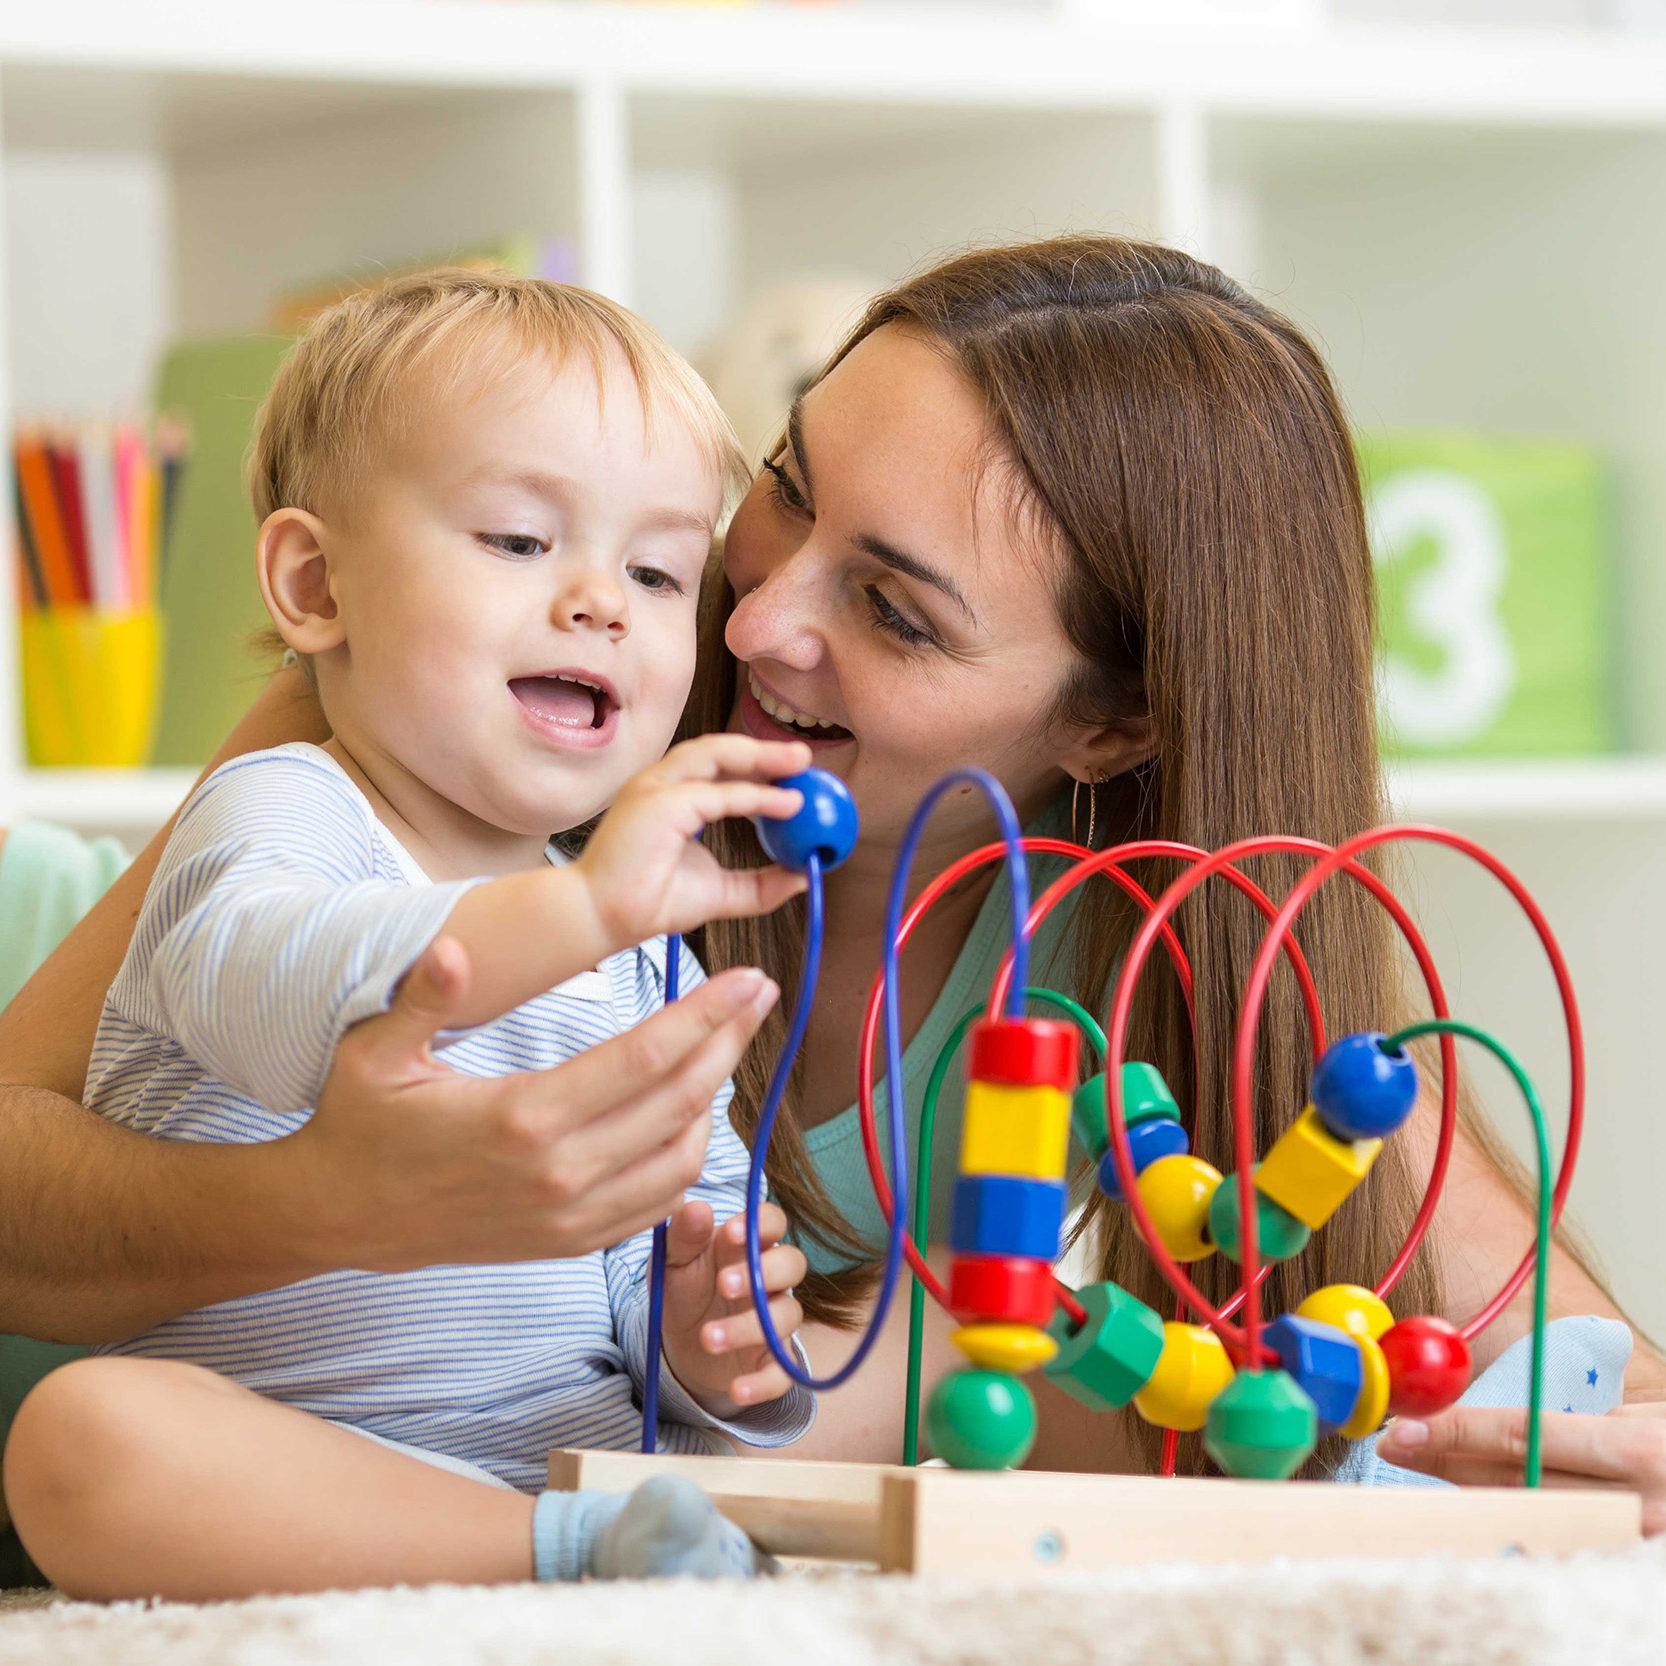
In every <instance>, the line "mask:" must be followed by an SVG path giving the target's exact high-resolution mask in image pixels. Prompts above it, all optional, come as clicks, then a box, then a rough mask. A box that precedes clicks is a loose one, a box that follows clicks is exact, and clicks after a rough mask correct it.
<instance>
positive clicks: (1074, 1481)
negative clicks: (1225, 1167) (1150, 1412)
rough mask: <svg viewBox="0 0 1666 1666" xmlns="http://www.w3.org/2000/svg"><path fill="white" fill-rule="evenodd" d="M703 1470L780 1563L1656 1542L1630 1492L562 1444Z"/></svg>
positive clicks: (603, 1455)
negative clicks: (678, 1452) (995, 1467)
mask: <svg viewBox="0 0 1666 1666" xmlns="http://www.w3.org/2000/svg"><path fill="white" fill-rule="evenodd" d="M666 1470H671V1471H675V1472H677V1473H678V1474H682V1475H687V1476H689V1477H690V1478H691V1479H692V1480H695V1481H698V1482H699V1483H700V1485H701V1486H703V1487H704V1488H705V1489H706V1491H707V1492H709V1493H710V1494H711V1495H712V1500H713V1502H714V1503H715V1504H716V1505H717V1507H718V1509H719V1510H721V1511H722V1512H723V1514H724V1515H726V1516H728V1517H729V1518H730V1520H732V1521H734V1522H736V1523H737V1524H738V1525H739V1526H741V1527H743V1528H744V1529H745V1530H746V1531H747V1532H748V1533H750V1534H751V1536H752V1538H753V1539H754V1540H755V1541H756V1542H757V1543H758V1544H759V1545H760V1546H761V1547H762V1548H763V1549H765V1550H768V1551H770V1552H772V1553H773V1554H775V1555H777V1556H790V1557H818V1558H824V1559H828V1560H833V1561H845V1562H877V1563H878V1564H879V1566H880V1568H881V1569H882V1570H884V1571H885V1572H887V1573H941V1572H952V1571H957V1570H958V1571H970V1570H974V1569H976V1570H985V1571H999V1572H1002V1573H1006V1574H1021V1573H1024V1572H1026V1571H1029V1572H1038V1573H1039V1572H1042V1571H1045V1570H1048V1569H1053V1568H1072V1569H1077V1570H1081V1569H1091V1568H1107V1567H1119V1566H1126V1565H1128V1564H1132V1563H1142V1562H1266V1561H1271V1560H1273V1559H1274V1558H1275V1557H1281V1556H1293V1557H1312V1558H1319V1557H1339V1556H1386V1557H1393V1556H1427V1555H1432V1554H1437V1553H1438V1554H1441V1555H1447V1556H1496V1555H1501V1554H1510V1555H1530V1556H1541V1555H1558V1554H1566V1553H1568V1552H1571V1551H1576V1550H1621V1549H1624V1548H1625V1547H1626V1546H1628V1545H1630V1544H1633V1543H1635V1542H1636V1541H1637V1539H1639V1538H1640V1537H1641V1535H1642V1514H1643V1511H1642V1500H1641V1499H1640V1498H1639V1497H1638V1496H1637V1495H1636V1494H1635V1493H1628V1492H1595V1491H1593V1492H1581V1491H1572V1490H1568V1491H1564V1490H1562V1489H1560V1488H1558V1489H1557V1490H1555V1491H1548V1490H1547V1491H1542V1492H1540V1491H1527V1490H1525V1489H1523V1488H1520V1487H1465V1488H1462V1489H1460V1490H1456V1491H1451V1492H1448V1491H1445V1490H1437V1489H1432V1488H1430V1489H1425V1488H1422V1487H1404V1488H1400V1487H1352V1486H1332V1485H1328V1484H1313V1483H1304V1482H1291V1481H1227V1480H1163V1479H1160V1478H1158V1477H1154V1476H1138V1475H1054V1474H1049V1473H1046V1472H1044V1471H1039V1470H1013V1471H1004V1472H1000V1473H995V1474H990V1473H980V1472H972V1471H964V1470H950V1469H936V1468H931V1469H904V1468H900V1467H891V1466H887V1465H884V1464H838V1463H811V1462H805V1461H800V1460H792V1459H770V1458H711V1457H674V1456H664V1457H661V1456H655V1457H645V1456H643V1455H642V1454H640V1453H636V1452H573V1451H561V1452H554V1453H552V1454H551V1455H550V1468H549V1476H550V1486H551V1487H552V1488H556V1489H558V1490H571V1489H574V1488H578V1487H602V1488H607V1489H610V1490H615V1491H620V1490H625V1489H628V1488H631V1487H634V1486H635V1485H636V1484H637V1483H638V1482H639V1481H641V1480H643V1479H644V1478H646V1477H647V1476H649V1475H652V1474H655V1473H658V1472H660V1471H666Z"/></svg>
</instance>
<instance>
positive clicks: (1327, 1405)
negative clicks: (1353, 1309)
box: [1261, 1313, 1365, 1429]
mask: <svg viewBox="0 0 1666 1666" xmlns="http://www.w3.org/2000/svg"><path fill="white" fill-rule="evenodd" d="M1261 1339H1262V1341H1264V1342H1265V1343H1266V1344H1267V1346H1268V1347H1269V1348H1271V1349H1272V1350H1273V1352H1274V1353H1276V1354H1277V1355H1278V1358H1279V1363H1280V1364H1281V1365H1282V1366H1283V1367H1284V1369H1285V1370H1286V1371H1288V1372H1289V1373H1290V1375H1291V1376H1292V1377H1294V1378H1295V1380H1296V1382H1297V1383H1299V1384H1300V1385H1301V1387H1302V1388H1303V1389H1304V1390H1305V1391H1306V1393H1307V1397H1308V1398H1309V1399H1310V1400H1311V1401H1312V1402H1313V1405H1314V1409H1315V1410H1316V1411H1317V1412H1318V1413H1319V1421H1320V1422H1321V1423H1323V1424H1326V1425H1327V1426H1328V1427H1330V1428H1333V1429H1337V1428H1340V1427H1341V1426H1342V1425H1343V1424H1344V1423H1346V1422H1347V1421H1348V1419H1349V1418H1350V1417H1352V1416H1353V1415H1354V1407H1355V1406H1356V1405H1357V1404H1358V1403H1359V1394H1360V1387H1361V1385H1362V1384H1363V1382H1364V1380H1365V1362H1364V1360H1363V1359H1362V1358H1361V1357H1360V1351H1359V1344H1358V1342H1356V1341H1355V1340H1354V1338H1353V1337H1351V1336H1349V1335H1348V1333H1347V1332H1346V1331H1342V1330H1338V1329H1337V1328H1336V1326H1335V1325H1326V1324H1322V1323H1321V1322H1320V1321H1319V1320H1317V1319H1304V1318H1302V1317H1301V1316H1300V1315H1299V1314H1295V1313H1285V1314H1281V1315H1280V1316H1279V1317H1278V1318H1277V1319H1275V1320H1273V1322H1272V1323H1271V1324H1270V1325H1268V1326H1267V1327H1266V1328H1265V1329H1264V1330H1263V1331H1262V1333H1261Z"/></svg>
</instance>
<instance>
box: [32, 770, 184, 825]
mask: <svg viewBox="0 0 1666 1666" xmlns="http://www.w3.org/2000/svg"><path fill="white" fill-rule="evenodd" d="M196 778H197V772H196V771H195V770H192V769H30V770H25V771H23V772H22V773H21V774H20V775H18V776H15V777H13V778H11V779H9V780H0V817H3V818H4V819H5V820H7V821H13V820H17V821H21V820H29V821H52V822H59V823H61V824H62V825H64V826H66V827H77V828H93V829H100V828H111V829H121V830H123V831H133V832H140V831H144V832H149V831H151V830H154V829H155V828H158V827H160V826H161V825H162V823H163V822H165V821H166V820H167V819H168V817H169V816H171V815H172V814H173V813H174V811H175V810H177V809H178V808H179V806H180V804H181V802H182V801H183V800H184V798H185V795H186V794H187V793H188V792H190V790H191V784H192V782H193V781H195V780H196Z"/></svg>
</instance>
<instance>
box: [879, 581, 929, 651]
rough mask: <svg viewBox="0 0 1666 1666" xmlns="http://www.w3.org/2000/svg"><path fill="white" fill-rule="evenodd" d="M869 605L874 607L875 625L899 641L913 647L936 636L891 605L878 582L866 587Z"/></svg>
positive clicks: (919, 645)
mask: <svg viewBox="0 0 1666 1666" xmlns="http://www.w3.org/2000/svg"><path fill="white" fill-rule="evenodd" d="M866 595H867V598H868V603H869V605H870V606H871V607H872V608H873V621H874V626H875V628H876V629H878V630H882V631H884V632H885V633H886V634H887V635H889V636H894V637H896V639H897V640H898V641H899V642H906V643H907V644H908V645H909V647H911V648H919V647H923V646H924V645H925V644H926V643H928V642H934V641H935V640H936V638H935V637H934V636H933V635H932V633H931V632H930V631H923V630H921V629H920V627H919V626H918V625H915V624H911V623H910V622H909V621H908V620H907V619H905V618H904V617H903V616H902V614H900V613H899V612H898V611H897V610H896V608H895V607H893V606H892V605H891V601H890V598H889V597H888V596H887V595H886V594H885V592H884V591H883V590H881V589H880V588H879V586H878V585H877V584H870V585H868V586H867V587H866Z"/></svg>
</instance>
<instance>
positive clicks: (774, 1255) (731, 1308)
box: [664, 1203, 809, 1418]
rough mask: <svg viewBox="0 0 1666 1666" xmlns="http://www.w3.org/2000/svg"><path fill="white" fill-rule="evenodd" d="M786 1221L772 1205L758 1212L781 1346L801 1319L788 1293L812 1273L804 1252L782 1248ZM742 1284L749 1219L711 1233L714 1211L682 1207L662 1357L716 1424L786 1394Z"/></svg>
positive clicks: (672, 1234)
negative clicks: (716, 1419)
mask: <svg viewBox="0 0 1666 1666" xmlns="http://www.w3.org/2000/svg"><path fill="white" fill-rule="evenodd" d="M786 1230H787V1217H786V1216H785V1215H783V1214H782V1213H781V1211H780V1210H779V1209H778V1208H777V1207H776V1206H775V1205H774V1204H773V1203H766V1204H765V1205H764V1206H763V1208H762V1209H761V1210H759V1212H758V1235H759V1237H760V1238H761V1239H762V1241H763V1246H764V1255H763V1265H764V1288H765V1289H766V1290H767V1291H768V1292H769V1296H770V1302H769V1316H770V1318H772V1319H773V1320H774V1321H775V1328H776V1330H777V1331H778V1332H779V1333H780V1335H781V1336H782V1338H783V1339H785V1338H787V1337H789V1336H791V1335H792V1333H793V1332H794V1331H796V1330H797V1329H798V1327H799V1324H800V1322H801V1321H802V1320H803V1317H804V1315H803V1313H802V1311H801V1310H800V1308H799V1305H798V1301H797V1299H796V1298H795V1297H794V1295H793V1294H792V1290H793V1286H794V1285H795V1284H798V1283H799V1282H800V1281H801V1280H802V1279H803V1277H804V1275H805V1273H806V1272H808V1271H809V1263H808V1262H807V1261H806V1260H805V1259H804V1253H803V1251H802V1250H799V1249H796V1248H795V1247H794V1246H793V1245H791V1244H783V1243H782V1242H781V1239H782V1236H783V1235H784V1234H785V1232H786ZM763 1334H764V1333H763V1328H762V1326H760V1324H759V1323H758V1315H757V1313H756V1312H755V1311H754V1309H753V1307H752V1297H751V1292H750V1290H749V1289H748V1284H747V1277H746V1218H745V1216H744V1215H733V1216H731V1217H730V1218H729V1219H728V1220H726V1221H725V1222H724V1223H723V1225H722V1226H720V1227H718V1228H717V1229H716V1231H713V1229H712V1212H711V1206H710V1205H709V1204H705V1203H685V1204H684V1205H683V1206H682V1208H681V1209H679V1210H678V1211H677V1213H676V1214H674V1215H673V1216H672V1217H671V1225H670V1228H669V1230H668V1233H667V1238H666V1258H665V1330H664V1343H665V1357H666V1360H667V1361H668V1363H669V1364H670V1366H671V1369H672V1370H673V1371H674V1372H675V1373H676V1376H677V1381H678V1382H680V1383H681V1384H682V1385H683V1387H684V1388H686V1389H687V1390H688V1391H689V1393H690V1394H692V1395H693V1396H694V1398H695V1399H696V1400H698V1401H699V1402H700V1404H701V1405H703V1406H704V1407H705V1408H706V1410H707V1411H709V1412H710V1413H711V1414H712V1415H713V1416H714V1417H720V1418H729V1417H732V1416H733V1415H734V1414H735V1412H736V1411H737V1410H740V1409H743V1408H744V1407H747V1406H755V1405H757V1404H759V1403H760V1402H761V1401H764V1400H775V1399H779V1398H780V1396H781V1395H783V1394H785V1393H786V1392H787V1391H788V1390H789V1389H790V1388H791V1387H792V1381H791V1379H790V1378H789V1377H788V1376H787V1373H786V1372H785V1371H783V1370H782V1369H781V1367H780V1366H779V1365H777V1364H776V1362H775V1358H774V1356H773V1355H772V1354H771V1353H770V1351H769V1349H768V1347H767V1346H766V1345H765V1343H764V1340H763Z"/></svg>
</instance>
